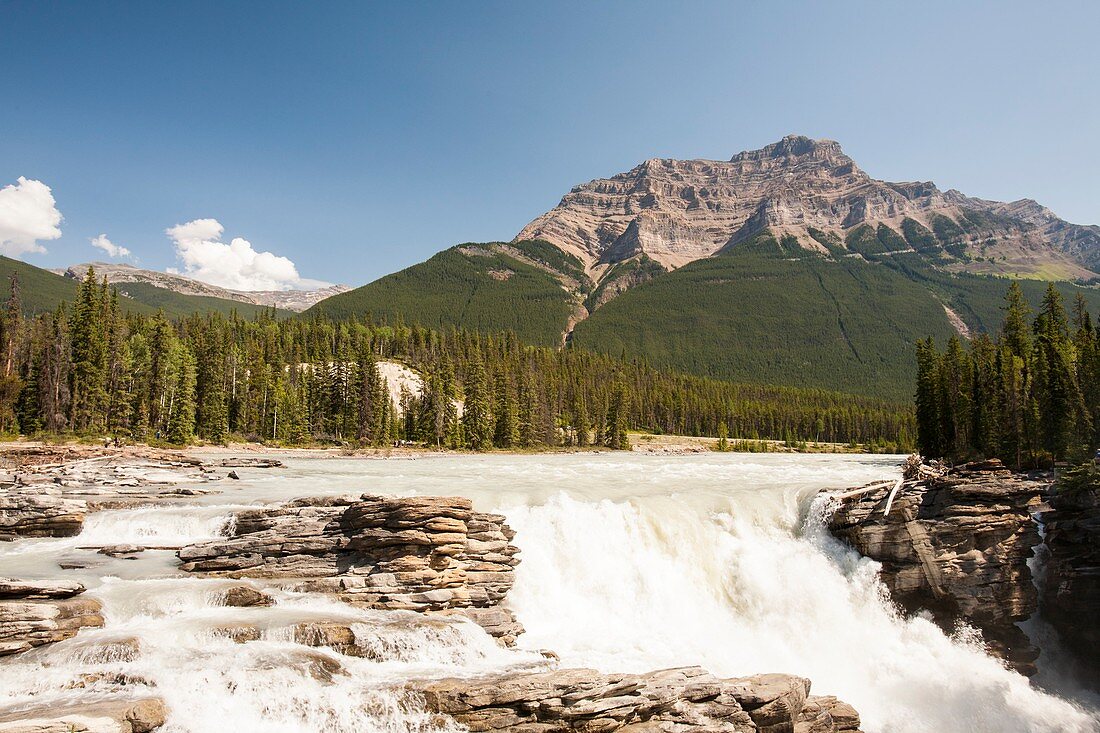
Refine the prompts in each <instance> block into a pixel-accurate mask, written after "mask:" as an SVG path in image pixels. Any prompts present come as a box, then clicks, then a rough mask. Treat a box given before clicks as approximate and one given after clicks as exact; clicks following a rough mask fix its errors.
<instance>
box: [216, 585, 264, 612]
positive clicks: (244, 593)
mask: <svg viewBox="0 0 1100 733" xmlns="http://www.w3.org/2000/svg"><path fill="white" fill-rule="evenodd" d="M223 602H224V603H225V605H227V606H235V607H238V608H247V607H251V606H271V605H274V603H275V599H274V598H272V597H271V596H270V595H268V594H267V593H264V592H263V591H261V590H257V589H255V588H253V587H252V586H250V585H235V586H233V587H232V588H230V589H229V590H227V591H226V592H225V595H224V596H223Z"/></svg>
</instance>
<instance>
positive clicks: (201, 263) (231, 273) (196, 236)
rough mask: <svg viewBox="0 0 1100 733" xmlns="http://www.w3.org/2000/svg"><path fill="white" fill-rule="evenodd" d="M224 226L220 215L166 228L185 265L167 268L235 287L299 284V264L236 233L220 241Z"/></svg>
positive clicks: (278, 287) (279, 287) (286, 287)
mask: <svg viewBox="0 0 1100 733" xmlns="http://www.w3.org/2000/svg"><path fill="white" fill-rule="evenodd" d="M223 231H224V227H222V225H221V223H220V222H218V220H217V219H195V220H194V221H189V222H187V223H186V224H177V225H176V226H174V227H170V228H168V229H166V230H165V234H167V235H168V237H169V238H170V239H171V240H172V242H173V243H174V244H175V247H176V257H178V258H179V260H180V261H181V262H182V263H183V268H182V269H179V268H169V270H168V272H170V273H173V274H177V275H186V276H188V277H192V278H194V279H196V280H202V281H203V282H207V283H210V284H212V285H219V286H221V287H224V288H232V289H234V290H289V289H291V288H294V287H300V286H301V284H302V278H301V277H300V276H299V275H298V268H297V267H295V266H294V263H293V262H291V261H290V259H288V258H286V257H281V256H279V255H276V254H273V253H271V252H257V251H256V250H255V249H253V248H252V243H251V242H249V241H248V240H246V239H242V238H240V237H234V238H233V239H232V240H231V241H230V242H229V243H228V244H226V243H225V242H223V241H221V236H222V232H223Z"/></svg>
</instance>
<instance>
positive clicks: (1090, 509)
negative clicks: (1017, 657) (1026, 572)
mask: <svg viewBox="0 0 1100 733" xmlns="http://www.w3.org/2000/svg"><path fill="white" fill-rule="evenodd" d="M1049 504H1050V510H1049V511H1046V512H1044V513H1043V515H1042V519H1043V525H1044V528H1045V530H1046V536H1045V538H1044V541H1045V544H1046V548H1047V551H1048V556H1047V557H1048V559H1047V563H1046V568H1045V573H1044V574H1043V583H1042V586H1043V594H1042V600H1041V602H1040V606H1041V612H1042V615H1043V618H1045V619H1046V620H1047V621H1049V622H1050V624H1051V625H1052V626H1053V627H1054V628H1055V629H1057V630H1058V633H1059V634H1060V635H1061V637H1062V639H1063V641H1064V642H1066V644H1065V646H1066V647H1067V648H1068V649H1070V650H1071V652H1073V653H1074V655H1075V657H1076V658H1077V661H1078V662H1079V666H1080V668H1081V671H1082V673H1083V675H1082V677H1083V680H1084V681H1085V682H1086V683H1087V684H1088V685H1090V686H1091V687H1092V688H1093V689H1097V690H1100V623H1098V622H1097V619H1098V618H1100V491H1097V490H1096V489H1082V490H1078V491H1072V492H1065V493H1062V492H1059V493H1056V494H1054V495H1053V496H1052V497H1051V498H1050V501H1049Z"/></svg>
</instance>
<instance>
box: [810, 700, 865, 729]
mask: <svg viewBox="0 0 1100 733" xmlns="http://www.w3.org/2000/svg"><path fill="white" fill-rule="evenodd" d="M859 726H860V720H859V713H857V712H856V709H855V708H853V707H852V706H851V705H849V704H848V703H846V702H841V701H840V700H837V699H836V698H835V697H832V696H817V695H810V696H809V697H808V698H806V703H805V704H804V705H803V706H802V712H801V713H800V714H799V721H798V723H797V724H795V727H794V729H795V733H831V731H859Z"/></svg>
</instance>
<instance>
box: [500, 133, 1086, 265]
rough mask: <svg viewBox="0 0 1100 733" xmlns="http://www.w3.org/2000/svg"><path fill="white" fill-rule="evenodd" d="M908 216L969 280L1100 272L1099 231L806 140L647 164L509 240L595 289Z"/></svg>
mask: <svg viewBox="0 0 1100 733" xmlns="http://www.w3.org/2000/svg"><path fill="white" fill-rule="evenodd" d="M907 220H908V221H909V223H908V224H905V226H908V227H909V230H910V232H911V233H913V232H916V233H915V234H912V236H915V237H917V238H918V239H919V238H920V236H924V235H920V234H919V232H920V231H927V232H928V235H927V236H932V233H933V232H935V237H936V238H937V241H938V242H939V245H942V246H948V245H950V246H951V247H952V248H953V251H954V254H953V255H952V256H953V257H955V258H956V259H957V260H959V262H958V263H957V265H958V267H963V268H969V269H971V270H973V271H976V272H987V271H988V272H993V273H996V274H1020V273H1027V272H1035V271H1039V270H1041V271H1043V272H1046V273H1048V274H1049V273H1050V272H1058V273H1061V274H1062V276H1064V277H1065V278H1066V279H1074V278H1083V279H1089V278H1090V277H1094V276H1095V273H1096V272H1100V269H1097V268H1098V267H1100V228H1098V227H1084V226H1078V225H1074V224H1069V223H1067V222H1065V221H1063V220H1062V219H1060V218H1058V217H1057V216H1056V215H1055V214H1054V213H1053V212H1051V211H1050V210H1049V209H1047V208H1046V207H1044V206H1041V205H1040V204H1038V203H1036V202H1034V201H1032V200H1030V199H1023V200H1020V201H1015V202H1011V203H1002V202H998V201H987V200H984V199H977V198H971V197H968V196H965V195H963V194H961V193H959V192H958V191H954V190H952V191H947V192H944V191H941V190H940V189H939V188H938V187H937V186H936V185H935V184H934V183H932V182H931V181H918V182H902V183H891V182H887V181H881V180H877V179H875V178H872V177H871V176H870V175H868V174H867V173H865V172H864V171H863V170H861V169H860V168H859V166H857V165H856V163H855V161H853V160H852V159H851V158H850V157H848V155H846V154H845V153H844V150H843V149H842V148H841V146H840V143H838V142H836V141H834V140H814V139H812V138H810V137H807V136H805V135H788V136H786V137H784V138H783V139H781V140H779V141H777V142H774V143H772V144H770V145H765V146H764V147H763V148H760V149H759V150H746V151H743V152H740V153H738V154H737V155H734V156H733V157H732V158H731V159H730V160H728V161H721V160H676V159H669V158H653V159H649V160H646V161H645V162H643V163H641V164H639V165H637V166H635V167H634V168H633V169H631V170H630V171H628V172H626V173H620V174H618V175H615V176H612V177H610V178H604V179H597V180H594V181H589V182H588V183H585V184H581V185H579V186H576V187H574V188H573V189H572V190H571V191H570V192H569V193H568V194H566V195H565V196H564V197H563V198H562V200H561V202H560V203H559V204H558V205H557V206H556V207H554V208H553V209H552V210H550V211H549V212H547V213H546V214H543V215H542V216H540V217H538V218H537V219H535V220H534V221H532V222H531V223H530V224H528V225H527V226H526V227H524V229H523V231H521V232H520V233H519V235H517V237H516V239H517V240H523V239H542V240H546V241H548V242H550V243H551V244H554V245H556V246H557V247H559V248H560V249H562V250H563V251H565V252H568V253H569V254H572V255H574V256H576V257H578V258H579V259H580V260H581V261H582V262H584V263H585V266H586V268H587V269H588V272H589V274H590V275H591V276H592V277H593V279H595V280H597V281H598V280H599V279H600V278H601V277H603V275H604V273H606V272H610V271H611V270H612V269H614V265H615V264H616V263H619V262H623V261H625V260H631V259H635V258H639V257H641V256H643V255H644V256H645V257H647V258H648V259H649V260H652V261H654V262H656V263H658V264H659V265H660V266H662V267H664V268H665V269H675V268H677V267H681V266H683V265H685V264H687V263H689V262H692V261H693V260H697V259H700V258H703V257H709V256H712V255H714V254H716V253H718V252H722V251H726V250H732V249H733V248H736V247H737V246H739V245H740V244H741V243H742V242H745V241H746V240H749V239H752V238H753V237H754V236H755V235H757V234H759V233H761V232H763V231H765V230H767V231H769V232H770V233H771V234H772V235H773V236H774V237H776V238H777V239H779V238H786V239H788V240H790V239H792V238H793V240H794V241H797V242H798V245H799V246H801V247H802V248H803V249H805V250H809V251H814V252H817V253H819V254H822V255H823V256H831V255H830V252H831V251H830V250H829V248H828V247H826V246H825V245H824V244H822V241H821V240H822V235H824V237H825V238H827V239H828V240H829V241H831V242H836V243H839V244H840V245H841V246H846V245H845V243H846V242H847V241H848V240H849V239H850V238H851V237H853V236H854V237H856V238H857V239H859V238H861V237H864V235H863V234H861V232H860V231H858V230H860V227H862V226H864V225H869V226H870V227H871V231H872V235H871V236H872V238H874V237H875V236H883V237H885V238H886V239H888V240H890V241H891V242H893V243H894V244H890V245H889V246H888V248H891V249H892V248H895V247H896V246H898V245H897V244H896V243H897V242H899V241H904V237H903V235H902V234H903V233H902V228H903V224H904V223H905V222H907ZM914 224H915V225H919V227H918V228H917V229H914ZM883 226H885V227H886V228H887V229H886V230H880V227H883ZM880 232H881V233H880ZM891 232H892V233H893V235H896V236H892V235H891ZM857 235H858V236H857ZM906 236H909V235H906ZM864 238H865V237H864ZM921 241H925V240H921ZM867 246H869V245H867ZM875 246H876V247H878V246H886V245H875ZM909 246H912V245H911V243H910V244H909ZM834 248H835V246H834ZM967 248H973V249H974V251H973V252H970V253H967ZM854 254H855V255H858V254H859V253H858V252H856V253H854ZM995 262H997V263H1002V262H1003V263H1005V264H997V265H996V266H994V264H993V263H995ZM983 268H985V269H983Z"/></svg>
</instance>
